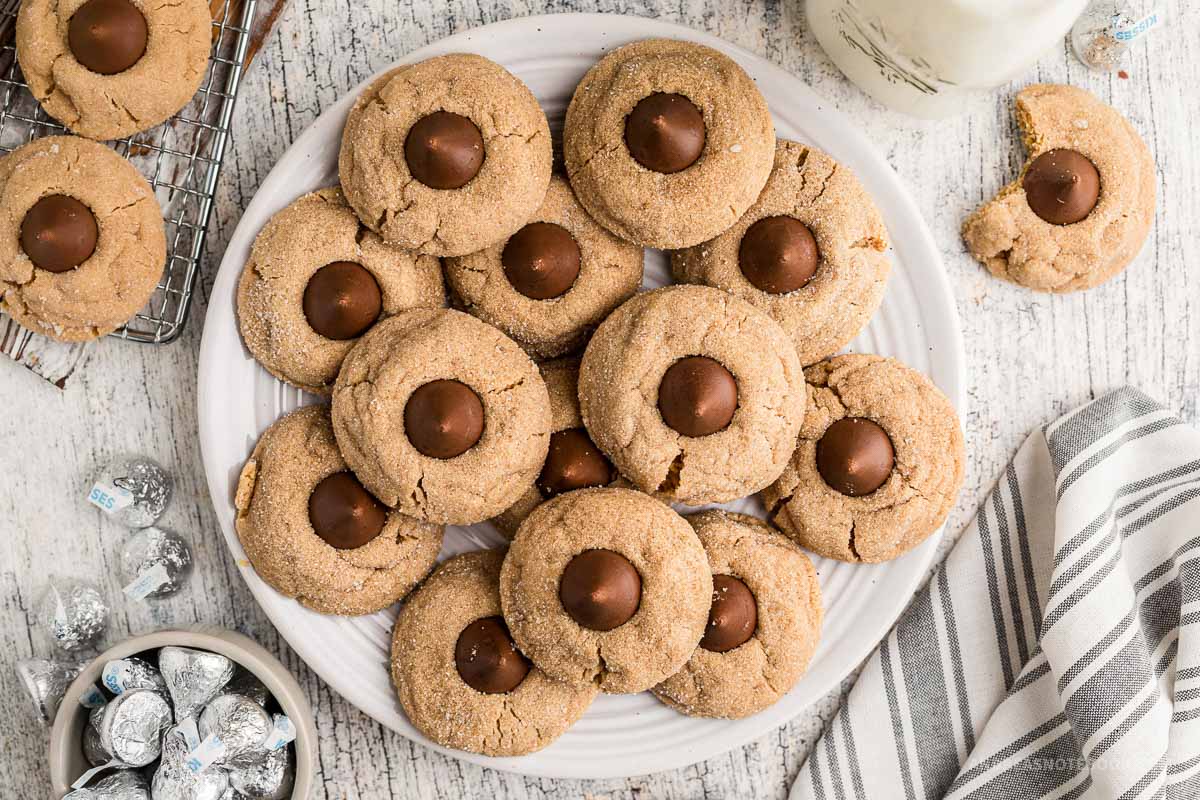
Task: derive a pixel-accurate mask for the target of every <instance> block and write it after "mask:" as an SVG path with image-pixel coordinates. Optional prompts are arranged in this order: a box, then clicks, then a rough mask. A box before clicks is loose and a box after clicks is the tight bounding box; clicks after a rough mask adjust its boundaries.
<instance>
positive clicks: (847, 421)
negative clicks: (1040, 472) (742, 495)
mask: <svg viewBox="0 0 1200 800" xmlns="http://www.w3.org/2000/svg"><path fill="white" fill-rule="evenodd" d="M804 374H805V378H806V379H807V381H808V411H807V412H806V413H805V416H804V425H803V427H802V428H801V429H800V437H799V440H798V442H797V445H796V452H795V453H793V454H792V457H791V460H790V461H789V462H788V465H787V468H786V469H785V470H784V471H783V474H782V475H781V476H780V477H779V480H777V481H775V483H773V484H771V485H770V486H769V487H767V488H766V489H764V490H763V491H762V493H761V495H762V499H763V503H764V504H765V505H766V507H767V512H768V517H769V519H770V520H771V521H772V522H773V523H775V525H777V526H778V527H779V528H780V529H781V530H782V531H783V532H784V533H786V534H787V535H788V536H790V537H792V538H793V539H795V540H796V542H798V543H799V544H800V545H801V546H802V547H804V548H805V549H807V550H811V551H813V552H815V553H817V554H819V555H822V556H826V557H828V558H836V559H838V560H840V561H868V562H875V561H887V560H889V559H892V558H895V557H897V556H899V555H902V554H904V553H906V552H908V551H909V550H911V549H912V548H914V547H916V546H917V545H918V544H920V543H921V542H923V541H925V539H926V538H928V536H929V535H930V534H931V533H933V532H934V531H936V530H937V529H938V527H939V526H941V524H942V523H943V522H945V520H946V516H947V515H948V514H949V513H950V510H951V509H952V508H953V507H954V502H955V500H956V499H957V497H958V490H959V488H961V486H962V481H963V459H964V453H963V435H962V429H961V428H960V426H959V421H958V415H957V414H956V413H955V411H954V406H953V405H951V403H950V400H949V399H948V398H947V397H946V396H945V395H944V394H942V392H941V391H940V390H939V389H938V388H937V387H936V386H934V385H933V382H932V381H931V380H929V378H927V377H925V376H924V375H922V374H921V373H919V372H917V371H916V370H914V369H912V368H911V367H907V366H905V365H904V364H901V363H900V362H899V361H896V360H895V359H891V358H883V357H881V356H874V355H865V354H851V355H843V356H836V357H834V358H831V359H829V360H828V361H822V362H820V363H819V364H814V365H813V366H811V367H809V368H808V369H806V370H805V371H804Z"/></svg>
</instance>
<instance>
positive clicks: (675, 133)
mask: <svg viewBox="0 0 1200 800" xmlns="http://www.w3.org/2000/svg"><path fill="white" fill-rule="evenodd" d="M704 140H705V128H704V115H703V114H702V113H700V109H698V108H696V104H695V103H693V102H692V101H691V100H689V99H688V98H686V97H684V96H683V95H681V94H667V93H664V92H655V93H654V94H652V95H650V96H648V97H643V98H642V99H641V100H640V101H638V104H637V105H636V106H634V107H633V111H631V112H629V116H628V117H626V118H625V145H626V146H627V147H628V148H629V154H630V155H631V156H633V158H634V160H635V161H637V162H638V163H639V164H641V165H642V166H643V167H645V168H646V169H649V170H654V171H655V172H662V173H664V174H671V173H673V172H682V171H683V170H685V169H687V168H688V167H690V166H691V165H692V164H695V163H696V160H697V159H698V158H700V154H701V153H703V152H704Z"/></svg>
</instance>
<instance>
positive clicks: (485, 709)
mask: <svg viewBox="0 0 1200 800" xmlns="http://www.w3.org/2000/svg"><path fill="white" fill-rule="evenodd" d="M503 558H504V554H503V553H502V552H500V551H496V550H477V551H474V552H471V553H466V554H464V555H460V556H455V557H454V558H451V559H449V560H447V561H446V562H445V563H443V564H441V565H440V566H439V567H438V568H437V569H436V570H435V571H434V573H433V574H432V575H431V576H429V579H428V580H427V581H425V583H424V584H423V585H422V586H421V588H420V589H418V590H417V591H416V592H414V593H413V595H412V596H411V597H410V598H409V599H408V601H407V602H406V603H405V604H404V607H403V608H402V609H401V610H400V615H399V616H398V617H397V618H396V627H395V629H394V631H393V634H392V663H391V673H392V682H393V683H394V684H395V687H396V694H397V696H398V697H399V698H400V704H401V705H402V706H403V707H404V713H405V714H406V715H408V719H409V721H411V722H412V724H413V725H415V726H416V727H417V728H418V729H419V730H420V731H421V732H422V733H423V734H425V735H426V736H428V737H429V738H430V739H432V740H433V741H435V742H437V743H438V744H440V745H443V746H445V747H453V748H456V749H458V750H467V751H469V752H472V753H481V754H483V755H489V756H518V755H523V754H525V753H531V752H533V751H535V750H540V749H541V748H543V747H545V746H546V745H548V744H550V743H551V742H552V741H554V740H555V739H557V738H558V737H559V736H561V735H562V734H563V732H565V731H566V730H567V729H568V728H570V727H571V726H572V725H573V724H575V722H576V720H578V719H579V718H580V717H581V716H583V713H584V712H585V711H586V710H587V708H588V706H590V705H591V703H592V700H593V699H594V698H595V696H596V687H595V686H593V685H591V684H567V683H563V682H561V681H557V680H555V679H553V678H552V677H550V676H549V675H547V674H546V673H545V672H543V671H542V670H540V669H538V668H537V667H536V666H532V667H530V668H529V669H528V672H526V673H525V674H524V676H523V677H521V676H520V675H519V674H518V675H516V676H514V677H513V678H512V680H517V679H518V678H519V682H518V683H517V684H516V686H515V687H514V688H511V689H509V690H508V691H488V692H484V691H479V690H478V689H476V688H473V687H472V686H470V685H468V683H467V682H466V681H465V680H464V677H463V671H466V670H465V669H464V667H465V665H464V664H460V663H459V662H460V661H462V660H463V659H462V658H461V656H464V655H465V656H466V657H467V658H468V659H469V658H470V657H471V654H470V653H466V654H463V653H458V654H457V657H456V650H457V649H458V647H457V646H458V644H459V641H460V638H461V637H462V636H463V632H464V630H465V629H467V628H468V627H469V626H471V625H472V624H475V623H478V622H479V621H481V620H487V621H489V622H492V623H493V624H497V626H499V624H500V623H498V621H497V620H496V618H497V617H498V616H499V615H500V613H501V604H500V596H499V591H498V582H499V576H500V564H501V560H502V559H503ZM501 630H503V629H502V628H501ZM475 655H476V657H480V656H482V657H484V658H486V657H487V655H488V654H479V653H476V654H475ZM460 669H461V670H462V671H460ZM468 675H470V673H468ZM512 680H510V681H508V683H511V682H512ZM485 688H505V686H498V687H485Z"/></svg>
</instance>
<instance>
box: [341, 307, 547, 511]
mask: <svg viewBox="0 0 1200 800" xmlns="http://www.w3.org/2000/svg"><path fill="white" fill-rule="evenodd" d="M333 427H334V431H335V432H336V434H337V440H338V445H339V446H340V447H341V449H342V453H343V455H344V456H345V458H346V462H347V463H348V464H350V466H351V468H352V469H353V470H354V473H355V474H356V475H357V476H358V477H359V479H360V480H361V481H362V482H363V485H364V486H366V487H367V489H368V490H370V491H371V492H372V493H373V494H374V495H375V496H376V497H378V498H379V499H380V500H382V501H383V502H384V503H385V504H386V505H388V506H391V507H394V508H396V509H398V510H399V511H401V512H403V513H405V514H409V515H411V516H414V517H418V518H420V519H426V520H430V521H433V522H442V523H448V524H456V525H467V524H471V523H474V522H481V521H483V520H485V519H488V518H489V517H493V516H495V515H496V514H499V513H500V512H501V511H503V510H504V509H506V508H508V507H509V506H510V505H512V504H513V502H515V501H516V500H517V498H519V497H520V496H521V495H522V494H523V493H524V492H525V491H526V490H527V489H528V488H529V487H530V486H531V485H532V484H533V481H534V479H535V478H536V477H537V475H538V472H539V470H541V468H542V463H543V461H544V460H545V458H546V451H547V448H548V447H549V442H550V399H549V396H548V395H547V393H546V384H545V383H544V382H543V381H542V376H541V375H540V374H539V373H538V369H537V367H536V366H535V365H534V363H533V362H532V361H531V360H530V359H529V356H527V355H525V353H524V352H523V351H522V350H521V348H520V347H519V346H517V344H516V342H514V341H513V340H511V339H509V338H508V337H507V336H505V335H504V334H503V333H501V332H500V331H498V330H496V329H495V328H493V327H492V326H490V325H488V324H486V323H484V322H480V321H479V320H477V319H475V318H474V317H472V316H470V315H469V314H464V313H462V312H461V311H452V310H448V309H441V310H433V309H416V310H410V311H404V312H401V313H400V314H397V315H396V316H394V317H389V318H388V319H385V320H383V321H382V322H379V323H376V325H375V327H374V328H372V329H371V330H370V331H369V332H368V333H367V334H366V335H365V336H363V337H362V339H360V340H359V342H358V344H356V345H355V346H354V348H353V349H352V350H351V351H350V353H349V354H348V355H347V356H346V359H345V361H344V362H343V364H342V369H341V372H340V373H338V379H337V382H336V383H335V384H334V387H333Z"/></svg>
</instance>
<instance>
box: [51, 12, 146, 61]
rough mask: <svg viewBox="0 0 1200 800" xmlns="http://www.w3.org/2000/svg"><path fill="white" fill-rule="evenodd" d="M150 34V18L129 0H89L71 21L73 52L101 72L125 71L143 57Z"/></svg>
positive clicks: (70, 30)
mask: <svg viewBox="0 0 1200 800" xmlns="http://www.w3.org/2000/svg"><path fill="white" fill-rule="evenodd" d="M149 38H150V33H149V30H148V28H147V27H146V18H145V17H144V16H142V12H141V11H139V10H138V7H137V6H135V5H134V4H133V3H131V2H129V0H88V2H86V3H84V4H83V5H82V6H80V7H79V10H78V11H76V12H75V13H74V14H73V15H72V16H71V21H70V23H69V24H68V25H67V44H68V45H69V46H70V48H71V55H73V56H75V60H76V61H78V62H79V63H80V64H82V65H83V66H85V67H87V68H88V69H90V70H91V71H92V72H98V73H100V74H101V75H115V74H117V73H118V72H124V71H125V70H127V69H129V68H130V67H132V66H133V65H134V64H136V63H137V62H138V61H140V60H141V59H142V56H143V55H145V53H146V42H147V41H148V40H149Z"/></svg>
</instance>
